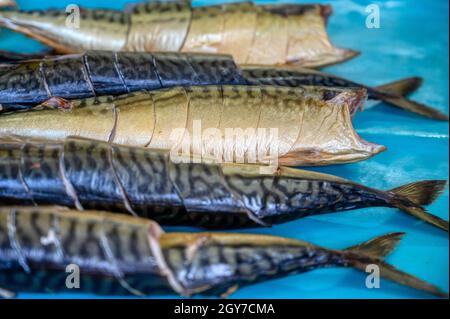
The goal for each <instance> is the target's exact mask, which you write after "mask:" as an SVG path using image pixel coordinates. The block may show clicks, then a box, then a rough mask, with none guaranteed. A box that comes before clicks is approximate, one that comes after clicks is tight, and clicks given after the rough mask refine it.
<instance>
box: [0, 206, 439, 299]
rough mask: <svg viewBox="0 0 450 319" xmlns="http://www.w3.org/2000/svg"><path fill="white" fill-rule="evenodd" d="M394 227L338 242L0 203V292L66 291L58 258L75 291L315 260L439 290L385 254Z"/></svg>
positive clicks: (173, 285) (137, 287)
mask: <svg viewBox="0 0 450 319" xmlns="http://www.w3.org/2000/svg"><path fill="white" fill-rule="evenodd" d="M402 235H403V233H391V234H386V235H384V236H380V237H377V238H375V239H373V240H370V241H368V242H365V243H361V244H359V245H356V246H353V247H350V248H347V249H345V250H331V249H326V248H323V247H319V246H316V245H314V244H310V243H307V242H303V241H300V240H294V239H288V238H281V237H272V236H261V235H251V234H231V233H230V234H227V233H170V234H166V233H164V232H163V231H162V230H161V228H160V227H159V226H158V225H157V224H156V223H154V222H152V221H149V220H142V219H139V218H133V217H126V216H123V217H122V216H117V215H113V214H110V213H106V212H99V211H86V212H81V213H80V212H75V211H71V210H68V209H64V208H59V207H40V208H35V207H31V208H25V207H0V267H1V270H2V271H1V272H0V293H1V294H2V295H1V296H4V297H11V296H13V294H14V292H18V293H20V292H22V291H34V292H47V293H49V292H50V293H51V292H72V293H73V292H74V290H69V289H68V288H67V287H66V284H65V283H66V278H67V275H68V274H67V272H66V266H67V265H69V264H76V265H78V267H79V269H80V272H81V276H80V281H81V282H80V288H79V289H76V292H90V293H96V294H108V295H130V294H131V295H137V296H143V295H150V294H158V293H159V294H167V293H175V294H179V295H182V296H192V295H195V294H202V295H206V294H207V295H220V296H222V297H226V296H228V295H230V294H231V293H233V292H234V291H236V290H237V289H238V288H239V287H241V286H246V285H251V284H253V283H256V282H259V281H267V280H270V279H273V278H279V277H284V276H288V275H292V274H298V273H302V272H306V271H310V270H314V269H317V268H322V267H354V268H357V269H360V270H363V271H364V269H365V267H366V265H368V264H369V263H371V264H377V265H379V267H380V268H381V276H383V277H386V278H387V279H391V280H393V281H396V282H399V283H401V284H404V285H407V286H409V287H412V288H416V289H419V290H422V291H425V292H428V293H431V294H434V295H436V296H439V297H446V296H447V295H446V293H445V292H443V291H442V290H440V289H439V288H437V287H435V286H433V285H431V284H428V283H426V282H424V281H422V280H420V279H418V278H415V277H413V276H410V275H408V274H406V273H403V272H401V271H399V270H396V269H395V268H394V267H393V266H391V265H389V264H386V263H385V262H384V261H383V258H384V257H385V256H386V255H388V254H389V253H390V252H391V251H392V250H393V249H394V248H395V246H396V245H397V243H398V242H399V241H400V239H401V237H402Z"/></svg>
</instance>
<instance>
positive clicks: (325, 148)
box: [0, 85, 385, 166]
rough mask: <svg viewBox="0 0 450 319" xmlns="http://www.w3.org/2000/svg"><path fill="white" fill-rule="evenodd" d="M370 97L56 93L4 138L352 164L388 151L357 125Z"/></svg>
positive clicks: (178, 91)
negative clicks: (70, 96)
mask: <svg viewBox="0 0 450 319" xmlns="http://www.w3.org/2000/svg"><path fill="white" fill-rule="evenodd" d="M366 98H367V94H366V90H365V89H355V90H350V89H345V90H344V89H332V88H323V87H308V86H305V87H297V88H288V87H275V86H237V85H229V86H194V87H175V88H170V89H162V90H157V91H151V92H147V91H140V92H134V93H130V94H126V95H122V96H118V97H112V96H102V97H96V98H89V99H81V100H72V101H67V100H63V99H60V98H51V99H49V100H48V101H46V102H44V103H43V104H41V105H40V106H39V107H38V109H35V110H32V111H28V112H15V113H11V114H5V115H2V116H1V117H0V137H5V136H11V135H19V136H24V137H35V138H47V139H53V140H55V139H56V140H59V139H63V138H65V137H68V136H80V137H86V138H93V139H97V140H102V141H110V142H114V143H118V144H125V145H131V146H141V147H149V148H156V149H166V150H171V151H172V152H174V153H176V154H179V153H181V154H183V155H191V154H194V155H201V156H206V157H213V158H215V159H216V160H218V161H223V162H237V163H260V164H273V165H274V166H276V165H287V166H297V165H313V166H316V165H328V164H335V163H349V162H355V161H360V160H364V159H367V158H369V157H371V156H373V155H374V154H377V153H379V152H381V151H383V150H384V149H385V148H384V146H381V145H377V144H373V143H369V142H366V141H364V140H362V139H361V138H360V137H359V136H358V134H357V133H356V132H355V130H354V129H353V126H352V122H351V116H352V114H354V113H355V112H356V110H357V109H358V108H361V107H362V104H363V103H364V101H365V100H366ZM54 108H57V109H56V110H55V109H54Z"/></svg>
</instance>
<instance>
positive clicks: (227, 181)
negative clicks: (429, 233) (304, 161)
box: [0, 138, 448, 232]
mask: <svg viewBox="0 0 450 319" xmlns="http://www.w3.org/2000/svg"><path fill="white" fill-rule="evenodd" d="M445 185H446V181H436V180H435V181H420V182H415V183H411V184H407V185H404V186H401V187H398V188H394V189H391V190H388V191H381V190H377V189H373V188H369V187H366V186H363V185H360V184H357V183H354V182H351V181H348V180H345V179H342V178H339V177H336V176H332V175H326V174H321V173H316V172H310V171H304V170H297V169H292V168H286V167H279V168H278V169H277V170H276V171H275V172H274V171H271V170H268V169H267V166H257V165H245V164H233V163H230V164H220V163H216V162H214V161H210V162H209V163H207V164H206V163H196V162H195V160H194V159H189V160H186V159H183V158H182V157H176V156H172V155H171V154H170V153H169V152H164V151H157V150H149V149H145V148H136V147H134V148H133V147H128V146H120V145H115V144H111V143H106V142H99V141H94V140H86V139H77V138H70V139H67V140H65V141H64V142H50V141H24V140H20V139H8V140H1V143H0V202H1V203H2V204H21V205H24V204H29V205H31V204H35V205H63V206H69V207H74V208H77V209H78V210H80V211H82V210H85V209H87V210H89V209H104V210H108V211H116V212H121V213H128V214H132V215H135V216H142V217H148V218H151V219H154V220H155V221H157V222H160V223H162V224H171V225H178V224H182V225H193V226H198V227H206V228H236V227H249V226H267V225H270V224H272V223H281V222H285V221H288V220H293V219H297V218H301V217H305V216H310V215H316V214H324V213H332V212H339V211H346V210H353V209H357V208H363V207H373V206H381V207H395V208H398V209H400V210H401V211H403V212H405V213H406V214H408V215H411V216H414V217H416V218H418V219H420V220H423V221H425V222H427V223H429V224H431V225H434V226H436V227H438V228H441V229H443V230H445V231H447V232H448V221H446V220H443V219H441V218H440V217H438V216H435V215H432V214H429V213H428V212H426V210H425V208H424V207H423V205H428V204H430V203H432V202H433V201H434V199H435V198H436V197H437V196H438V195H439V194H440V192H441V191H442V190H443V188H444V187H445Z"/></svg>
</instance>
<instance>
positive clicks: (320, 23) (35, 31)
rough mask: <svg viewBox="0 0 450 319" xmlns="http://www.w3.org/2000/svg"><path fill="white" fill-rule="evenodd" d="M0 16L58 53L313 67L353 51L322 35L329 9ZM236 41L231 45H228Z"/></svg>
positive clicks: (165, 5) (172, 5)
mask: <svg viewBox="0 0 450 319" xmlns="http://www.w3.org/2000/svg"><path fill="white" fill-rule="evenodd" d="M71 9H72V12H71V13H68V14H67V13H66V12H65V11H64V10H52V9H50V10H46V11H42V10H40V11H39V10H34V11H14V10H9V11H2V12H0V25H2V26H4V27H7V28H9V29H12V30H15V31H18V32H22V33H24V34H26V35H28V36H30V37H33V38H35V39H37V40H39V41H41V42H43V43H44V44H46V45H49V46H50V47H52V48H55V49H56V50H57V51H58V52H63V53H74V52H82V51H84V50H111V51H135V52H152V51H179V52H207V53H228V54H232V55H233V56H234V57H235V59H236V61H237V62H238V63H252V64H255V63H257V64H270V65H273V64H298V65H303V66H309V67H319V66H325V65H329V64H335V63H339V62H343V61H345V60H348V59H350V58H352V57H354V56H356V55H357V54H358V52H356V51H352V50H346V49H339V48H336V47H334V46H333V45H332V44H331V42H330V40H329V38H328V35H327V33H326V29H325V28H326V20H327V17H328V16H329V15H330V14H331V7H329V6H323V5H318V4H317V5H294V4H289V5H264V6H258V5H255V4H253V3H251V2H245V3H232V4H222V5H217V6H205V7H198V8H197V7H196V8H192V7H191V5H190V2H189V1H186V0H177V1H169V2H158V1H156V2H155V1H152V2H149V3H141V4H135V5H132V6H130V7H129V8H128V9H127V10H125V11H117V10H105V9H98V10H97V9H93V10H84V9H82V10H80V9H79V8H78V7H76V6H75V7H71ZM236 43H239V45H236Z"/></svg>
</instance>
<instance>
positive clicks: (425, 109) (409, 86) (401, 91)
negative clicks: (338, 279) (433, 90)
mask: <svg viewBox="0 0 450 319" xmlns="http://www.w3.org/2000/svg"><path fill="white" fill-rule="evenodd" d="M421 85H422V79H421V78H419V77H412V78H407V79H402V80H399V81H395V82H391V83H388V84H385V85H381V86H377V87H374V88H373V92H374V94H375V95H376V96H377V98H379V99H380V100H383V101H384V102H387V103H389V104H392V105H394V106H397V107H399V108H401V109H403V110H406V111H409V112H413V113H416V114H419V115H422V116H425V117H429V118H432V119H435V120H440V121H448V115H446V114H444V113H442V112H441V111H439V110H436V109H434V108H432V107H430V106H428V105H425V104H422V103H419V102H416V101H412V100H410V99H408V98H407V97H406V96H407V95H408V94H410V93H412V92H414V91H415V90H417V89H418V88H419V87H420V86H421Z"/></svg>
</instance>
